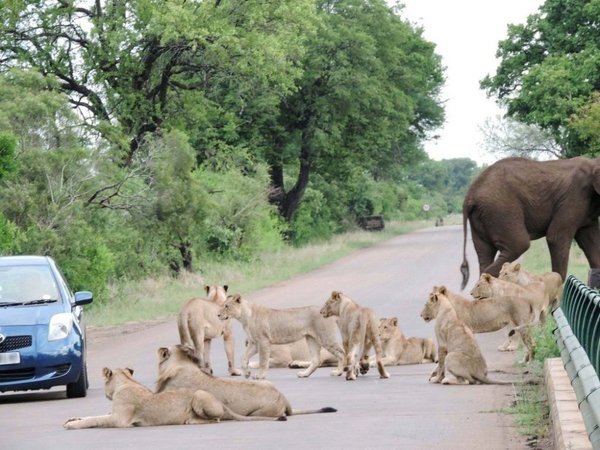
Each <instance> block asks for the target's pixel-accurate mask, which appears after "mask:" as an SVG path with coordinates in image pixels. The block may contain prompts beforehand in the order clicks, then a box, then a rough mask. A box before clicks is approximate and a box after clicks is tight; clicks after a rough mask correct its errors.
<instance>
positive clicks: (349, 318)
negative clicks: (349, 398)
mask: <svg viewBox="0 0 600 450" xmlns="http://www.w3.org/2000/svg"><path fill="white" fill-rule="evenodd" d="M321 314H322V315H323V317H326V318H327V317H331V316H338V317H339V319H338V327H339V329H340V333H341V334H342V341H343V344H344V351H345V352H346V358H345V362H346V364H345V365H344V371H346V380H356V377H357V375H358V371H359V370H360V372H361V373H362V374H365V373H367V371H368V370H369V351H370V350H371V347H374V348H375V364H376V366H377V369H378V370H379V376H380V377H381V378H389V377H390V374H389V373H388V371H387V370H385V367H384V366H383V362H382V354H383V351H382V349H381V340H380V339H379V321H378V320H377V317H376V316H375V313H374V312H373V310H371V309H369V308H364V307H362V306H359V305H357V304H356V303H355V302H354V301H352V300H351V299H350V298H348V297H346V296H345V295H344V294H342V293H341V292H337V291H333V292H332V293H331V296H330V297H329V298H328V299H327V301H326V302H325V305H323V308H321ZM359 358H360V360H359ZM359 366H360V367H359ZM333 374H335V375H341V374H342V372H341V371H340V370H339V368H338V370H337V371H334V372H333Z"/></svg>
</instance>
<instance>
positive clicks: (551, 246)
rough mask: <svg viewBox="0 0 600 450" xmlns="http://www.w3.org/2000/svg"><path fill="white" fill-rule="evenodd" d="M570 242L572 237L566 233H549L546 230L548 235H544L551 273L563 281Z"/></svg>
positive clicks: (565, 274)
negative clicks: (554, 273)
mask: <svg viewBox="0 0 600 450" xmlns="http://www.w3.org/2000/svg"><path fill="white" fill-rule="evenodd" d="M561 231H563V230H561ZM572 241H573V236H572V235H571V234H570V233H567V232H562V233H561V232H559V231H552V232H551V230H548V234H547V235H546V242H547V243H548V250H549V251H550V260H551V262H552V271H553V272H557V273H559V274H560V276H561V277H562V279H563V280H564V279H565V278H566V277H567V267H568V265H569V251H570V249H571V242H572ZM582 248H583V247H582Z"/></svg>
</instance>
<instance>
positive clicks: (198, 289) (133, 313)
mask: <svg viewBox="0 0 600 450" xmlns="http://www.w3.org/2000/svg"><path fill="white" fill-rule="evenodd" d="M429 226H432V223H431V221H415V222H390V223H386V227H385V229H384V230H383V231H378V232H367V231H362V230H360V231H353V232H349V233H345V234H341V235H338V236H336V237H334V238H333V239H331V240H330V241H327V242H323V243H318V244H311V245H307V246H304V247H301V248H294V247H286V248H285V249H283V250H281V251H279V252H272V253H265V254H263V255H260V256H259V257H256V258H255V259H254V260H252V261H227V262H219V261H206V260H200V265H201V266H202V267H203V268H204V269H203V270H202V271H200V272H199V273H194V274H184V275H183V276H181V277H179V278H177V279H174V278H172V277H169V276H167V275H165V276H161V277H157V278H152V279H146V280H141V281H131V282H120V283H116V284H113V285H111V286H109V289H110V296H109V298H110V301H108V302H103V303H97V304H92V307H91V308H90V309H89V311H88V312H87V320H88V323H89V324H90V325H93V326H107V325H120V324H123V323H127V322H134V321H141V320H156V319H161V318H165V317H170V316H173V315H175V314H177V313H178V312H179V310H180V308H181V305H182V303H183V302H184V301H186V300H187V299H189V298H192V297H196V296H203V295H204V291H203V286H204V285H205V284H227V285H229V286H230V289H231V290H232V291H234V292H242V293H248V292H252V291H255V290H257V289H260V288H262V287H265V286H268V285H271V284H273V283H276V282H278V281H282V280H286V279H288V278H291V277H293V276H295V275H298V274H300V273H305V272H309V271H311V270H314V269H316V268H318V267H321V266H323V265H325V264H328V263H330V262H333V261H335V260H337V259H339V258H341V257H342V256H345V255H347V254H349V253H351V252H353V251H355V250H358V249H361V248H366V247H369V246H371V245H373V244H375V243H377V242H380V241H382V240H384V239H387V238H390V237H392V236H395V235H398V234H404V233H408V232H410V231H413V230H416V229H419V228H425V227H429Z"/></svg>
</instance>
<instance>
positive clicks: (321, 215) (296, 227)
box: [290, 187, 337, 245]
mask: <svg viewBox="0 0 600 450" xmlns="http://www.w3.org/2000/svg"><path fill="white" fill-rule="evenodd" d="M290 228H291V230H293V231H292V235H291V238H292V242H294V244H296V245H303V244H307V243H308V242H313V241H322V240H326V239H328V238H330V237H331V236H332V234H333V233H334V230H335V229H336V228H337V227H336V222H335V220H334V218H333V217H332V211H331V210H330V209H329V207H328V204H327V201H326V200H325V196H324V195H323V193H322V192H321V191H319V190H316V189H312V188H310V187H309V188H307V189H306V192H305V193H304V200H303V201H302V204H301V205H300V207H299V208H298V211H296V214H294V218H293V219H292V222H291V223H290Z"/></svg>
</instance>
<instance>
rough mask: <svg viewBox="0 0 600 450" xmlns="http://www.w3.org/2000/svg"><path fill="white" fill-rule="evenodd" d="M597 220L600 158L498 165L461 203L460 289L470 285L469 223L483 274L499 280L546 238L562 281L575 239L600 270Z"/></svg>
mask: <svg viewBox="0 0 600 450" xmlns="http://www.w3.org/2000/svg"><path fill="white" fill-rule="evenodd" d="M598 216H600V158H596V159H591V158H586V157H583V156H578V157H575V158H571V159H563V160H555V161H535V160H531V159H527V158H518V157H515V158H505V159H501V160H499V161H497V162H495V163H494V164H492V165H490V166H489V167H488V168H486V169H485V170H484V171H483V172H482V173H481V174H480V175H479V176H478V177H477V178H476V179H475V181H473V183H472V184H471V186H470V187H469V189H468V191H467V194H466V196H465V200H464V203H463V239H464V243H463V244H464V245H463V262H462V265H461V267H460V270H461V272H462V276H463V280H462V287H461V289H464V288H465V286H466V285H467V282H468V280H469V264H468V261H467V255H466V246H467V220H468V221H469V223H470V225H471V236H472V238H473V245H474V246H475V252H476V253H477V258H478V260H479V272H480V274H481V273H484V272H485V273H489V274H490V275H493V276H498V274H499V272H500V268H501V267H502V264H504V263H505V262H512V261H514V260H516V259H517V258H519V256H521V255H522V254H523V253H525V251H527V249H528V248H529V245H530V241H531V240H535V239H539V238H542V237H544V236H545V237H546V241H547V244H548V250H549V251H550V258H551V261H552V271H553V272H558V273H559V274H560V275H561V276H562V278H563V281H564V280H565V278H566V274H567V266H568V263H569V250H570V246H571V243H572V241H573V239H575V241H576V242H577V244H578V245H579V247H580V248H581V249H582V250H583V252H584V254H585V256H586V258H587V260H588V262H589V264H590V267H592V268H598V267H600V227H599V226H598ZM498 252H499V253H498ZM496 254H497V257H496Z"/></svg>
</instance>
